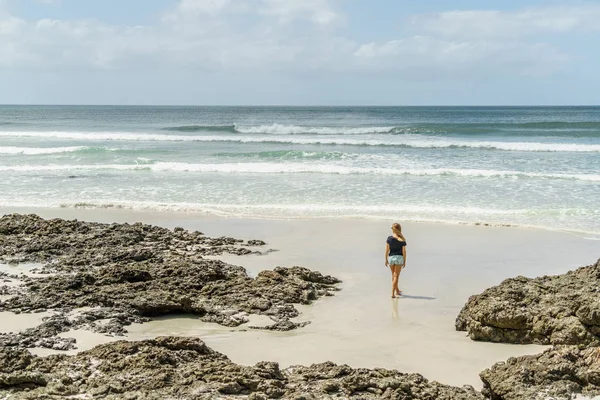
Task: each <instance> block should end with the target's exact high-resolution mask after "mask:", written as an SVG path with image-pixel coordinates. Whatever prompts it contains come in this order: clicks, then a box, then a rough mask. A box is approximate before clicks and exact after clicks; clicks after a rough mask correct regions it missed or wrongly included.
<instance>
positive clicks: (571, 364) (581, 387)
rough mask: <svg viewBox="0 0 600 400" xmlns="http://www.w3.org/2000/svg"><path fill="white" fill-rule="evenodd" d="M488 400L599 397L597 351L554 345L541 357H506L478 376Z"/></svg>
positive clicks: (599, 367)
mask: <svg viewBox="0 0 600 400" xmlns="http://www.w3.org/2000/svg"><path fill="white" fill-rule="evenodd" d="M480 376H481V380H482V381H483V383H484V389H483V394H484V395H485V396H486V398H489V399H491V400H521V399H544V400H545V399H554V400H572V399H574V398H575V395H578V394H579V395H583V396H586V397H587V398H596V397H595V396H600V349H599V348H598V347H594V348H588V349H584V350H580V349H579V348H578V347H577V346H556V347H554V348H553V349H550V350H547V351H545V352H544V353H542V354H538V355H534V356H524V357H518V358H510V359H509V360H508V361H506V362H501V363H497V364H496V365H494V366H493V367H492V368H490V369H486V370H485V371H483V372H482V373H481V374H480Z"/></svg>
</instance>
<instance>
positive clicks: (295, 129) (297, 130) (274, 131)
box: [235, 124, 394, 135]
mask: <svg viewBox="0 0 600 400" xmlns="http://www.w3.org/2000/svg"><path fill="white" fill-rule="evenodd" d="M393 129H394V127H390V126H365V127H340V126H337V127H324V126H314V127H312V126H297V125H283V124H271V125H259V126H237V125H236V126H235V130H236V131H237V132H239V133H253V134H271V135H297V134H316V135H342V134H347V135H360V134H367V133H390V132H391V131H392V130H393Z"/></svg>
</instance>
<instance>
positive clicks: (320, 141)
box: [0, 132, 600, 153]
mask: <svg viewBox="0 0 600 400" xmlns="http://www.w3.org/2000/svg"><path fill="white" fill-rule="evenodd" d="M2 136H5V137H6V136H8V137H35V138H39V137H43V138H56V139H71V140H87V141H176V142H181V141H187V142H231V143H265V144H269V143H273V144H303V145H343V146H382V147H405V148H429V149H441V148H456V149H459V148H475V149H488V150H506V151H533V152H588V153H589V152H592V153H597V152H600V144H579V143H541V142H500V141H468V140H460V139H444V138H435V139H432V138H428V137H422V138H421V137H419V136H416V137H394V136H391V135H390V136H388V138H387V139H388V140H382V139H381V137H378V138H377V139H371V138H351V139H349V138H345V137H333V138H328V139H325V138H318V137H316V138H315V137H311V138H307V137H275V136H246V137H239V136H212V135H209V136H188V135H160V134H148V133H141V134H139V133H121V132H0V137H2Z"/></svg>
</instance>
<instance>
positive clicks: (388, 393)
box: [0, 337, 484, 400]
mask: <svg viewBox="0 0 600 400" xmlns="http://www.w3.org/2000/svg"><path fill="white" fill-rule="evenodd" d="M5 354H6V353H3V352H0V365H2V364H3V363H6V361H5V360H4V359H3V356H4V355H5ZM11 357H13V358H14V356H11ZM25 384H30V385H29V386H27V387H25V386H24V385H25ZM25 388H27V389H28V390H27V391H25ZM83 394H87V395H88V396H91V397H100V398H103V397H108V398H127V399H134V398H140V399H164V398H177V399H182V400H186V399H190V400H191V399H203V398H205V399H212V398H224V397H223V396H228V395H229V396H243V397H235V398H250V399H256V400H258V399H272V398H284V399H324V398H332V397H336V398H347V399H365V400H368V399H379V398H382V395H384V394H385V396H384V397H383V398H389V399H413V400H425V399H427V400H434V399H439V400H483V399H484V398H483V396H481V394H479V393H477V392H476V391H475V390H474V389H473V388H471V387H464V388H455V387H450V386H446V385H442V384H439V383H437V382H429V381H427V380H426V379H425V378H423V377H422V376H421V375H418V374H403V373H400V372H397V371H390V370H385V369H375V370H368V369H353V368H350V367H348V366H345V365H341V366H338V365H335V364H333V363H323V364H315V365H312V366H310V367H301V366H296V367H292V368H289V369H287V370H284V371H281V370H280V369H279V366H278V365H277V364H276V363H272V362H261V363H258V364H256V365H255V366H253V367H245V366H240V365H237V364H234V363H232V362H231V361H230V360H229V359H228V358H227V357H225V356H224V355H222V354H220V353H217V352H215V351H213V350H211V349H210V348H208V347H207V346H206V345H205V344H204V343H203V342H202V341H201V340H200V339H197V338H177V337H159V338H156V339H154V340H145V341H140V342H126V341H120V342H114V343H110V344H106V345H101V346H97V347H95V348H94V349H92V350H89V351H85V352H82V353H79V354H77V355H75V356H50V357H45V358H40V357H34V356H31V361H30V362H29V363H25V364H21V365H20V366H19V367H18V368H13V369H12V370H11V371H10V372H8V373H3V374H0V398H2V396H5V395H11V396H12V397H11V399H26V398H28V399H31V398H44V396H48V395H54V396H65V397H66V396H77V395H83ZM111 396H113V397H111ZM225 398H227V397H225Z"/></svg>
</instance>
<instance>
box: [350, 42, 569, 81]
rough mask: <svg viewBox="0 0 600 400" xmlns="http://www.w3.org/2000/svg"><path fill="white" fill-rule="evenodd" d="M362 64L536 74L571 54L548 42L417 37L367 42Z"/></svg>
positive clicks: (359, 52) (360, 57)
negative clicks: (531, 42) (555, 47)
mask: <svg viewBox="0 0 600 400" xmlns="http://www.w3.org/2000/svg"><path fill="white" fill-rule="evenodd" d="M354 56H355V57H356V59H357V60H358V62H359V63H361V64H362V65H365V66H369V67H370V68H373V69H378V70H397V71H402V70H414V71H417V70H425V71H427V72H428V73H429V72H431V71H432V70H437V71H446V72H448V71H457V72H459V73H466V74H471V73H473V72H474V71H475V72H476V73H477V74H478V75H485V74H495V73H498V72H507V71H512V72H513V73H514V72H516V73H521V74H527V75H533V76H542V75H549V74H552V73H555V72H557V71H559V70H561V69H562V68H563V67H564V66H565V65H566V64H567V63H568V57H567V56H566V55H565V54H563V53H562V52H560V51H558V50H556V49H554V48H553V47H552V46H549V45H546V44H528V43H522V42H519V41H500V42H497V41H489V40H476V41H452V40H445V39H439V38H434V37H430V36H414V37H410V38H405V39H401V40H391V41H388V42H384V43H367V44H363V45H361V46H360V47H359V48H358V50H356V51H355V53H354Z"/></svg>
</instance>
